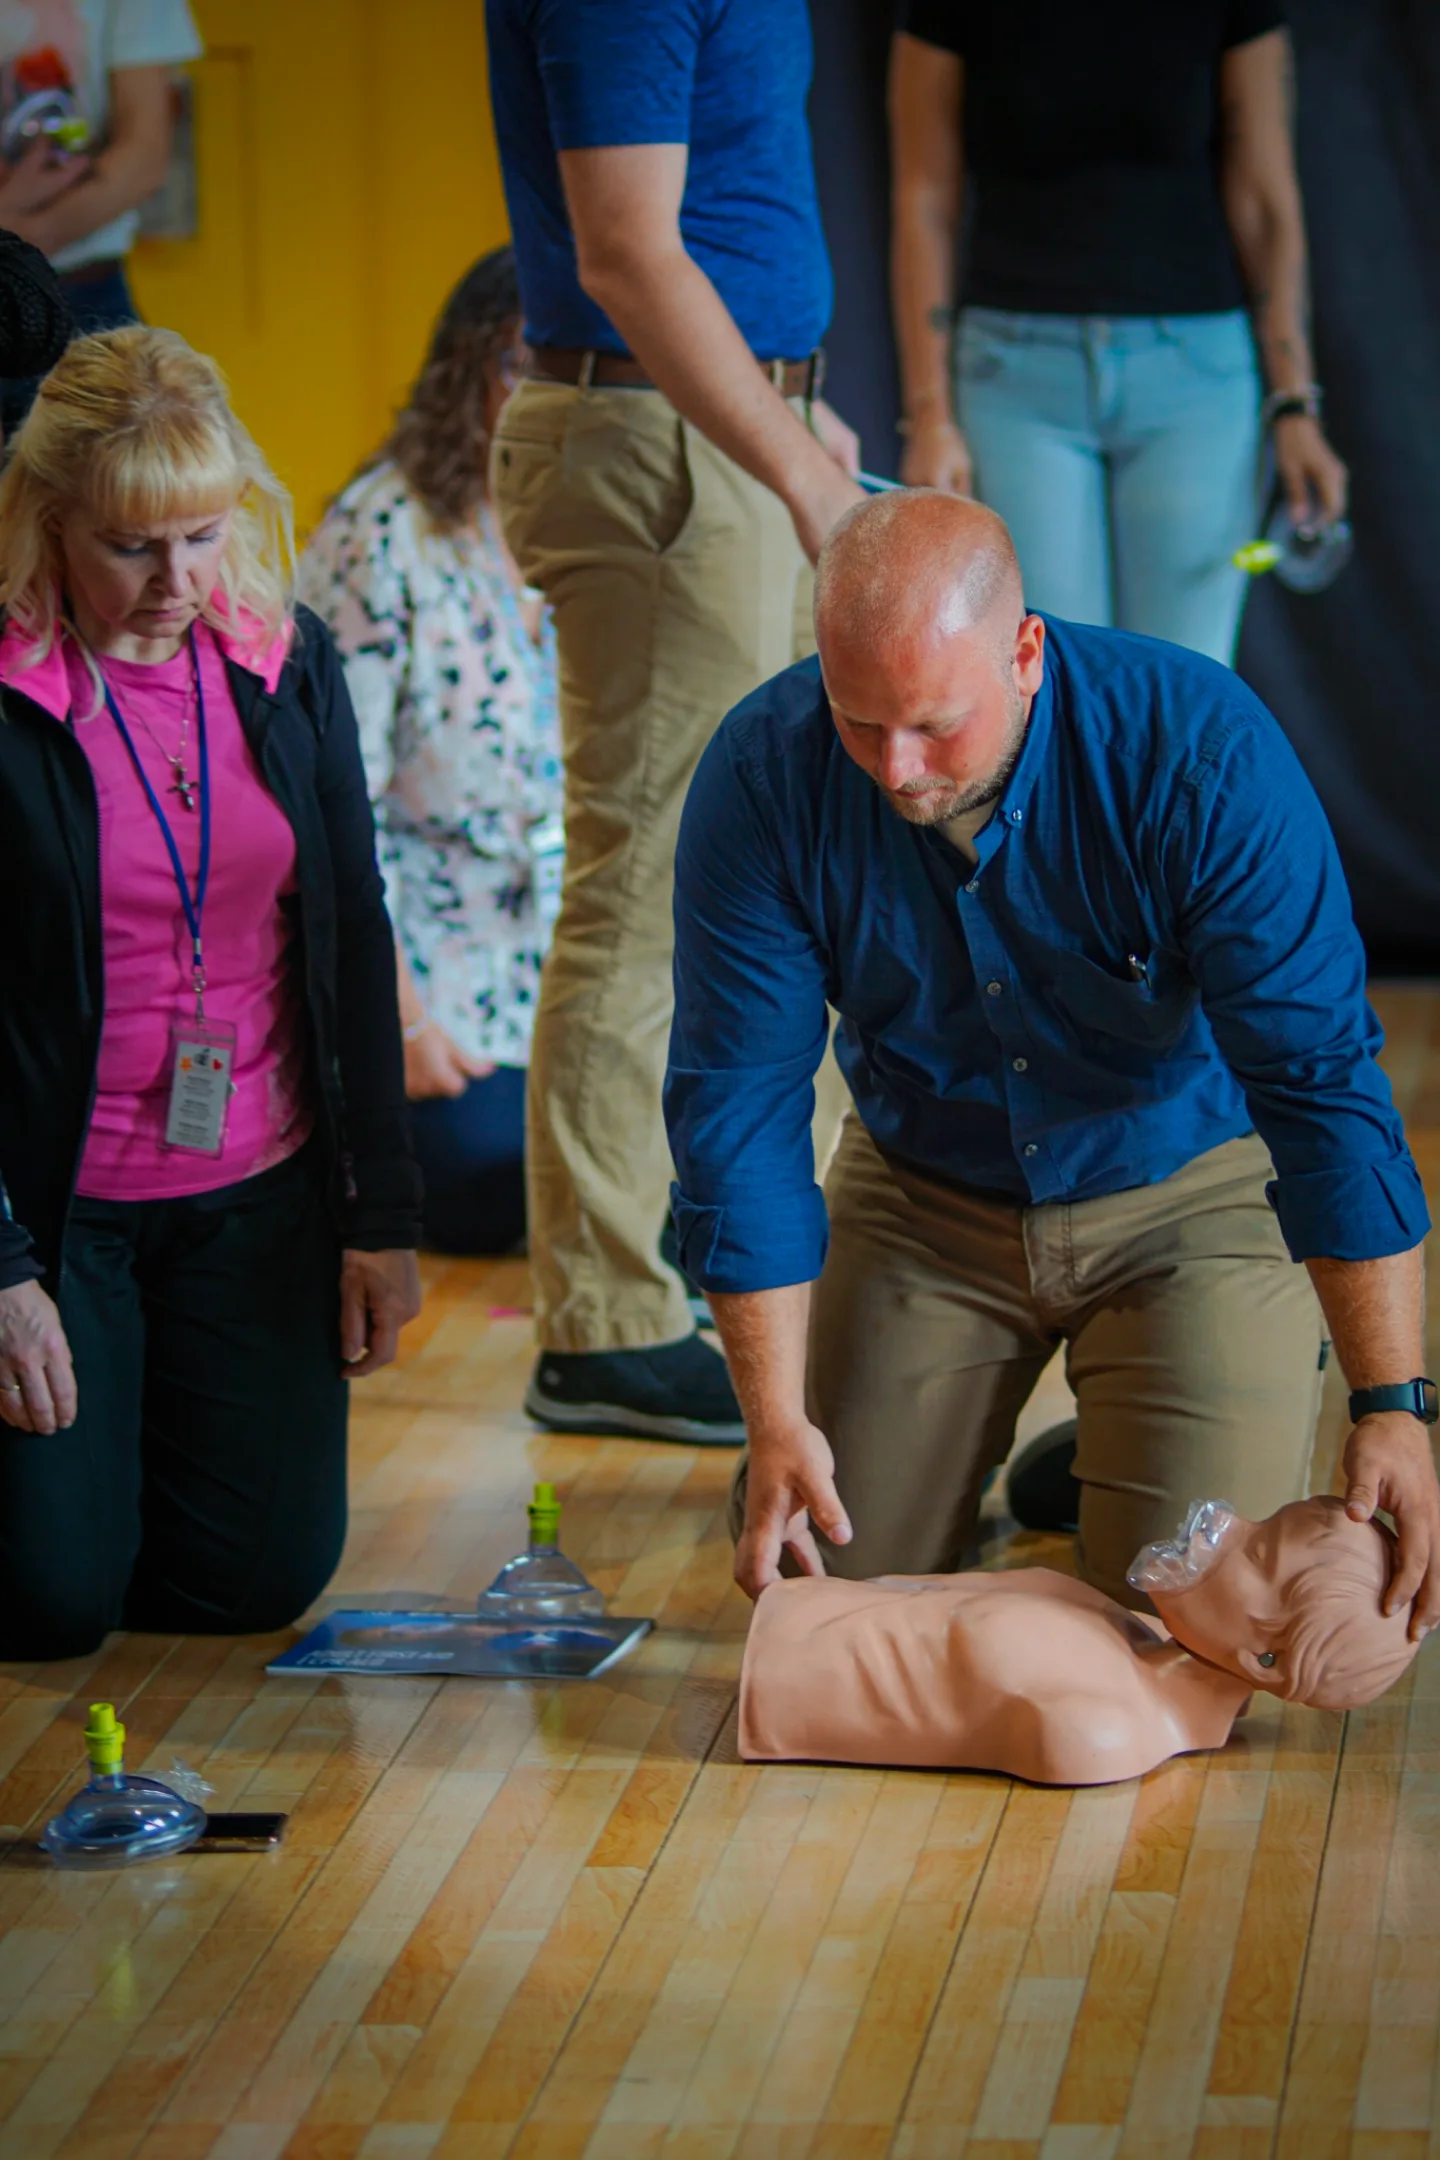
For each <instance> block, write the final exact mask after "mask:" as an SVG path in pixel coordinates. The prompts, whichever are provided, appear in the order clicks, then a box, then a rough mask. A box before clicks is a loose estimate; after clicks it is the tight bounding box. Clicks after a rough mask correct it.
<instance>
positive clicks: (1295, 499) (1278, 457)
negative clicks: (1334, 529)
mask: <svg viewBox="0 0 1440 2160" xmlns="http://www.w3.org/2000/svg"><path fill="white" fill-rule="evenodd" d="M1270 432H1271V435H1272V436H1273V437H1274V442H1275V468H1276V470H1277V472H1278V473H1279V475H1280V485H1281V487H1282V488H1283V489H1284V490H1285V503H1286V507H1287V508H1288V510H1289V512H1290V515H1291V517H1292V518H1293V519H1294V521H1295V523H1296V524H1297V525H1333V524H1334V522H1335V520H1336V519H1337V518H1342V517H1344V515H1345V502H1346V498H1347V496H1348V494H1349V492H1350V475H1349V473H1348V472H1347V471H1346V469H1345V467H1344V465H1343V464H1342V463H1341V461H1340V459H1339V458H1338V457H1336V455H1335V452H1334V451H1333V450H1332V449H1331V447H1330V445H1329V443H1328V442H1326V440H1325V437H1324V434H1323V433H1322V431H1321V427H1320V423H1319V421H1318V420H1312V419H1311V418H1310V416H1309V414H1308V413H1290V414H1288V415H1287V416H1286V418H1284V419H1283V420H1277V421H1276V422H1275V423H1274V426H1273V427H1272V428H1271V430H1270Z"/></svg>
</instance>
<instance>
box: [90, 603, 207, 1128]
mask: <svg viewBox="0 0 1440 2160" xmlns="http://www.w3.org/2000/svg"><path fill="white" fill-rule="evenodd" d="M190 656H191V660H192V662H193V665H194V669H195V734H196V738H197V741H198V744H199V749H200V791H199V792H200V867H199V869H198V871H197V872H196V877H195V891H194V893H193V895H192V893H191V891H190V880H189V879H188V878H187V877H186V875H185V865H184V864H183V863H182V862H181V860H180V850H179V848H178V847H177V846H176V844H175V835H174V833H173V832H172V831H171V829H170V820H169V819H168V818H167V817H166V815H165V810H164V806H163V805H162V803H161V801H160V798H159V796H158V795H157V794H156V793H155V790H154V788H153V787H152V786H151V783H150V776H149V774H148V773H147V772H146V770H145V768H144V766H143V765H142V764H141V762H140V757H139V753H138V752H137V750H136V748H135V742H134V738H133V736H132V735H131V733H130V730H129V728H128V727H127V726H126V724H125V717H124V714H123V713H122V712H121V710H120V707H119V706H118V704H117V703H116V702H115V696H114V693H113V692H112V690H111V688H110V685H109V684H108V683H107V684H106V685H105V703H106V704H107V705H108V706H109V708H110V717H111V719H112V720H113V721H114V722H115V725H116V727H117V728H118V729H119V731H120V739H121V741H122V742H123V743H124V745H125V748H126V749H127V750H128V751H129V753H130V762H131V764H132V765H133V766H134V767H135V772H136V776H137V778H138V779H139V782H140V785H141V787H142V788H143V789H144V790H145V794H146V798H147V800H148V801H149V804H150V808H151V810H152V811H153V812H154V816H155V822H156V824H157V825H158V826H159V827H160V833H161V837H162V838H163V840H164V842H165V846H166V850H167V852H168V853H169V856H170V867H171V869H172V870H173V871H174V873H175V884H176V887H177V889H178V891H179V894H180V905H181V907H182V909H183V910H184V914H185V926H186V928H187V930H188V931H189V933H190V956H191V957H190V987H191V989H192V990H193V992H194V996H195V1011H194V1015H193V1017H187V1018H185V1019H183V1020H182V1019H176V1020H174V1021H172V1022H171V1025H170V1102H169V1107H168V1109H167V1111H166V1116H165V1139H164V1145H165V1146H166V1147H167V1148H180V1149H183V1150H185V1151H186V1152H187V1153H189V1154H193V1155H218V1154H220V1153H221V1151H222V1149H223V1148H224V1146H225V1121H226V1117H227V1116H228V1114H229V1109H230V1098H231V1096H232V1095H233V1094H234V1092H235V1077H234V1075H235V1039H236V1038H235V1030H234V1028H233V1027H231V1026H230V1025H229V1023H228V1022H227V1021H224V1020H211V1019H209V1018H207V1016H206V1012H205V949H204V945H203V942H202V939H201V925H202V921H203V918H204V913H205V891H206V887H207V886H208V884H209V882H210V749H209V744H208V742H207V740H206V734H205V692H204V689H203V687H202V684H201V681H200V655H199V653H198V652H197V651H196V649H195V632H194V630H193V629H192V630H191V632H190ZM181 779H182V781H183V779H184V774H183V770H182V772H181ZM177 792H178V790H177ZM182 800H185V801H186V807H187V809H188V808H189V803H188V800H187V799H186V798H185V797H183V796H182Z"/></svg>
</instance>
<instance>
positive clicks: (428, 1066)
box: [405, 1020, 495, 1102]
mask: <svg viewBox="0 0 1440 2160" xmlns="http://www.w3.org/2000/svg"><path fill="white" fill-rule="evenodd" d="M494 1070H495V1067H494V1066H493V1065H487V1064H486V1062H485V1060H484V1059H483V1058H472V1057H467V1056H466V1055H465V1052H464V1051H463V1050H462V1049H461V1048H460V1045H459V1044H458V1043H457V1042H453V1041H452V1040H451V1038H450V1037H449V1036H448V1035H447V1034H446V1033H445V1030H444V1028H442V1027H440V1026H438V1025H437V1023H436V1022H435V1021H434V1020H427V1021H426V1022H425V1024H424V1026H423V1027H422V1028H421V1030H420V1032H419V1034H418V1035H412V1036H411V1037H410V1039H409V1040H408V1041H407V1043H406V1045H405V1093H406V1095H407V1096H408V1097H409V1099H410V1101H411V1102H431V1101H433V1100H434V1098H435V1097H436V1096H437V1095H448V1096H451V1097H452V1098H453V1097H454V1096H456V1095H463V1094H464V1092H465V1090H466V1088H467V1087H469V1085H470V1082H471V1081H472V1080H488V1079H489V1077H490V1075H491V1073H493V1072H494Z"/></svg>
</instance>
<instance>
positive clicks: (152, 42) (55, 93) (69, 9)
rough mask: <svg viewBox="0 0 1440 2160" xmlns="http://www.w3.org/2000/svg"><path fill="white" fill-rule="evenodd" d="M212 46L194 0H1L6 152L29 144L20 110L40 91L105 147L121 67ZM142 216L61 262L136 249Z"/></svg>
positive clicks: (172, 60) (64, 265) (0, 96)
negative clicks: (114, 77) (114, 78)
mask: <svg viewBox="0 0 1440 2160" xmlns="http://www.w3.org/2000/svg"><path fill="white" fill-rule="evenodd" d="M204 49H205V48H204V46H203V45H202V43H201V41H200V33H199V31H198V30H197V29H196V27H195V22H194V18H193V17H192V15H191V13H190V8H189V5H188V0H0V153H4V154H7V155H14V153H15V150H16V149H17V148H20V147H23V144H17V143H16V141H15V139H14V132H13V131H14V128H15V121H16V114H17V110H18V109H19V108H20V107H21V106H22V105H23V104H26V103H27V102H28V101H29V100H31V99H37V98H38V99H43V100H45V101H46V103H47V105H48V107H49V109H51V110H53V111H55V112H57V113H60V114H64V113H66V112H69V113H73V114H77V115H78V116H79V117H80V118H81V119H83V120H85V121H87V122H88V124H89V131H90V133H89V144H90V147H91V149H92V150H98V149H100V148H102V147H103V145H104V142H105V139H106V134H107V131H108V129H109V124H110V76H111V73H112V71H113V70H114V69H116V68H132V67H178V66H180V64H181V63H182V62H183V61H186V60H198V59H199V57H200V55H201V53H202V52H203V51H204ZM7 134H8V135H9V142H8V144H7ZM139 222H140V213H139V211H138V210H127V211H126V212H125V213H124V215H123V216H122V217H118V218H112V219H111V220H110V222H109V224H107V225H101V226H99V227H97V229H96V230H95V231H94V232H93V233H87V234H86V235H85V238H84V239H83V240H76V241H73V242H72V243H71V245H70V246H69V247H67V248H62V249H61V250H60V252H59V254H58V255H57V256H56V257H55V267H56V269H57V270H77V269H79V268H80V266H81V265H82V264H83V263H89V262H100V261H103V260H104V259H105V258H106V257H107V256H111V255H118V256H124V255H128V253H129V252H130V248H131V245H132V244H133V242H134V239H135V232H136V228H137V226H138V225H139Z"/></svg>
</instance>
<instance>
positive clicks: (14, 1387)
mask: <svg viewBox="0 0 1440 2160" xmlns="http://www.w3.org/2000/svg"><path fill="white" fill-rule="evenodd" d="M24 1392H25V1391H24V1389H23V1387H22V1386H21V1384H20V1382H19V1381H18V1380H0V1395H22V1394H23V1393H24Z"/></svg>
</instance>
